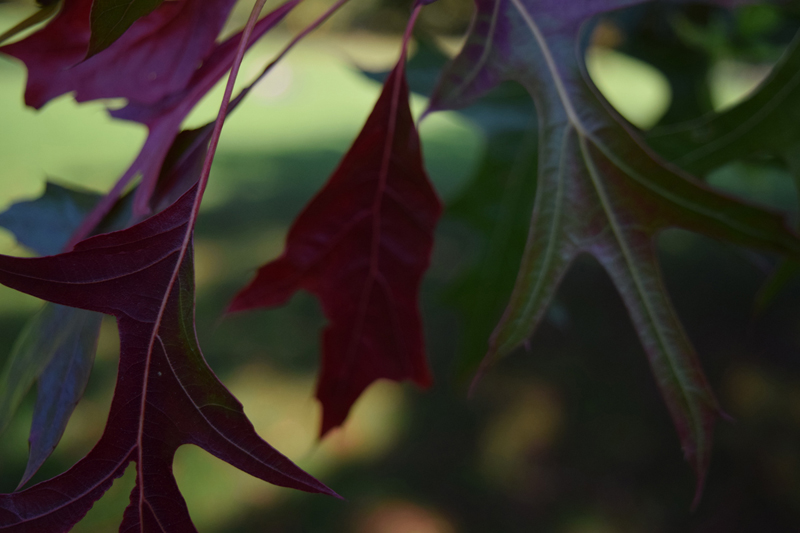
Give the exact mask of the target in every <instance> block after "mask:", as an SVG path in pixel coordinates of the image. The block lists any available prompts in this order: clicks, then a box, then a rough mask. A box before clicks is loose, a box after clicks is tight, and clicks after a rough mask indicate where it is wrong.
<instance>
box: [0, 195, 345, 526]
mask: <svg viewBox="0 0 800 533" xmlns="http://www.w3.org/2000/svg"><path fill="white" fill-rule="evenodd" d="M196 191H197V188H196V187H194V188H192V189H191V190H190V191H189V192H188V193H186V194H185V195H184V196H183V197H181V198H180V199H179V200H178V201H177V202H176V203H175V204H173V205H172V206H171V207H170V208H168V209H167V210H165V211H163V212H162V213H160V214H158V215H156V216H154V217H152V218H150V219H148V220H146V221H144V222H142V223H140V224H137V225H135V226H132V227H131V228H128V229H125V230H122V231H118V232H113V233H108V234H104V235H99V236H96V237H92V238H90V239H87V240H85V241H82V242H81V243H79V244H78V245H77V246H76V247H75V249H74V250H73V251H71V252H68V253H63V254H59V255H54V256H47V257H41V258H30V259H26V258H16V257H8V256H0V282H1V283H3V284H4V285H7V286H9V287H12V288H14V289H17V290H20V291H23V292H26V293H28V294H32V295H34V296H36V297H39V298H43V299H46V300H49V301H52V302H56V303H59V304H62V305H69V306H74V307H80V308H82V309H88V310H92V311H99V312H102V313H106V314H110V315H113V316H115V317H116V318H117V324H118V326H119V334H120V364H119V373H118V377H117V384H116V389H115V391H114V398H113V400H112V404H111V410H110V413H109V416H108V421H107V423H106V427H105V430H104V432H103V435H102V437H101V438H100V441H99V442H98V443H97V445H96V446H95V447H94V448H93V449H92V451H91V452H89V454H88V455H87V456H86V457H85V458H83V459H81V460H80V461H79V462H78V463H77V464H75V466H73V467H72V468H71V469H69V470H68V471H66V472H65V473H63V474H61V475H59V476H57V477H55V478H52V479H50V480H48V481H44V482H42V483H39V484H38V485H35V486H33V487H31V488H29V489H27V490H24V491H21V492H18V493H14V494H2V495H0V531H3V532H23V531H24V532H31V531H36V532H37V533H39V532H41V533H48V532H62V531H67V530H69V529H70V528H71V527H72V526H73V525H74V524H75V523H76V522H77V521H78V520H80V518H81V517H82V516H83V515H84V514H85V513H86V512H87V511H88V510H89V508H90V507H91V506H92V504H93V503H94V501H96V500H97V499H98V498H100V496H102V494H103V493H104V492H105V491H106V490H108V488H109V487H110V486H111V484H112V482H113V480H114V479H115V478H117V477H119V476H120V475H122V473H123V472H124V470H125V468H126V466H127V465H128V463H129V462H130V461H134V462H135V463H136V485H135V487H134V489H133V492H132V493H131V503H130V505H129V506H128V508H127V510H126V511H125V515H124V518H123V522H122V526H121V529H120V530H121V531H132V530H136V531H147V532H151V531H158V532H165V533H167V532H168V533H176V532H194V531H196V530H195V528H194V526H193V524H192V522H191V519H190V517H189V513H188V510H187V507H186V503H185V502H184V500H183V497H182V496H181V493H180V491H179V490H178V486H177V484H176V482H175V479H174V477H173V474H172V459H173V456H174V454H175V451H176V450H177V449H178V447H180V446H182V445H184V444H194V445H196V446H199V447H201V448H203V449H205V450H206V451H208V452H209V453H211V454H213V455H215V456H217V457H219V458H220V459H223V460H225V461H227V462H229V463H230V464H232V465H234V466H236V467H237V468H239V469H241V470H243V471H245V472H248V473H249V474H252V475H253V476H256V477H258V478H260V479H263V480H265V481H268V482H270V483H274V484H276V485H281V486H285V487H292V488H296V489H300V490H305V491H308V492H318V493H325V494H333V492H332V491H331V490H330V489H328V488H327V487H326V486H325V485H323V484H322V483H320V482H319V481H317V480H315V479H314V478H313V477H311V476H310V475H308V474H306V473H305V472H303V471H302V470H301V469H300V468H298V467H297V466H295V465H294V464H293V463H292V462H291V461H290V460H289V459H287V458H286V457H284V456H283V455H281V454H280V453H278V452H277V451H276V450H275V449H274V448H272V447H271V446H270V445H269V444H267V443H266V442H264V441H263V440H262V439H261V438H260V437H259V436H258V435H257V434H256V432H255V430H254V428H253V426H252V424H251V423H250V421H249V420H248V419H247V417H246V416H245V414H244V412H243V410H242V406H241V404H240V403H239V402H238V401H237V400H236V399H235V398H234V397H233V396H232V395H231V394H230V392H228V390H227V389H226V388H225V387H224V386H223V385H222V384H221V383H220V382H219V380H218V379H217V378H216V376H215V375H214V374H213V372H212V371H211V369H210V368H209V367H208V365H207V364H206V362H205V359H204V358H203V355H202V353H201V351H200V348H199V346H198V344H197V339H196V335H195V325H194V273H193V261H192V246H191V240H192V225H193V209H194V207H193V206H194V200H195V195H196Z"/></svg>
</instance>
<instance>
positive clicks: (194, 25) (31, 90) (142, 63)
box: [0, 0, 236, 109]
mask: <svg viewBox="0 0 800 533" xmlns="http://www.w3.org/2000/svg"><path fill="white" fill-rule="evenodd" d="M235 3H236V2H235V0H175V1H171V2H164V3H163V4H162V5H161V6H160V7H159V8H158V9H156V10H155V11H153V12H152V13H150V14H149V15H147V16H145V17H142V18H141V19H139V20H137V21H136V22H135V23H134V24H133V25H132V26H131V27H130V29H128V31H127V32H125V34H124V35H122V37H120V38H119V39H118V40H117V41H115V42H114V43H113V44H111V45H110V46H109V47H108V48H107V49H105V50H103V51H102V53H99V54H97V55H95V56H93V57H90V58H89V59H87V60H86V61H83V59H84V58H85V57H86V54H87V51H88V49H89V40H90V33H91V32H90V12H91V7H92V0H64V5H63V7H62V9H61V11H60V12H59V13H58V15H56V17H55V18H54V19H53V20H52V21H51V22H50V23H49V24H48V25H47V26H45V27H44V28H43V29H42V30H40V31H38V32H36V33H34V34H33V35H31V36H29V37H27V38H25V39H23V40H21V41H19V42H16V43H12V44H10V45H7V46H4V47H2V48H0V52H2V53H5V54H8V55H10V56H13V57H16V58H18V59H20V60H21V61H23V62H24V63H25V65H26V66H27V68H28V84H27V87H26V90H25V103H26V104H28V105H29V106H32V107H35V108H37V109H38V108H40V107H42V106H43V105H44V104H46V103H47V102H48V101H50V100H51V99H53V98H55V97H57V96H60V95H62V94H65V93H68V92H70V91H75V99H76V100H77V101H79V102H84V101H87V100H94V99H97V98H128V99H129V100H131V101H136V102H143V103H154V102H158V101H160V100H161V99H162V98H164V97H165V96H166V95H168V94H172V93H174V92H177V91H180V90H182V89H184V88H186V86H187V84H188V83H189V81H190V80H191V79H192V76H193V75H194V74H195V72H196V71H197V66H198V64H199V63H200V62H201V61H203V59H205V58H206V57H207V56H208V54H209V53H210V52H211V51H212V49H213V48H214V46H215V40H216V38H217V36H218V35H219V32H220V30H221V29H222V25H223V24H224V23H225V19H226V18H227V17H228V13H229V12H230V10H231V8H232V7H233V5H234V4H235Z"/></svg>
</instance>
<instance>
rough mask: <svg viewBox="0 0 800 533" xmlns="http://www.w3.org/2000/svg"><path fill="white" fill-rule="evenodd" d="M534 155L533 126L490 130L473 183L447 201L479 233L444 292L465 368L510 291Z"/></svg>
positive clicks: (451, 212)
mask: <svg viewBox="0 0 800 533" xmlns="http://www.w3.org/2000/svg"><path fill="white" fill-rule="evenodd" d="M523 109H524V108H523ZM525 111H528V113H529V110H524V111H523V110H522V109H521V110H520V112H523V113H524V112H525ZM536 160H537V142H536V135H535V133H534V132H530V134H529V135H527V136H523V135H520V134H519V133H518V132H507V133H505V134H500V133H495V134H494V135H492V136H491V137H490V138H489V142H488V145H487V147H486V154H485V156H484V157H483V159H482V160H481V161H480V163H479V164H478V166H477V172H476V176H475V177H473V181H472V183H471V184H470V186H469V187H468V188H467V189H466V190H465V191H464V192H463V193H462V194H461V195H460V196H459V197H458V198H457V199H456V200H455V201H454V202H453V203H452V204H450V205H449V206H448V210H447V216H449V217H452V218H455V219H457V220H461V221H463V222H465V223H466V224H468V225H469V226H470V227H471V228H472V229H473V230H474V234H475V235H476V236H477V237H478V239H479V241H478V252H477V254H476V258H475V261H474V263H473V264H472V265H470V267H469V268H467V269H466V271H465V272H464V273H463V274H462V275H461V276H460V277H459V278H458V279H457V280H456V281H455V282H454V283H453V284H452V286H451V288H450V289H449V290H448V292H447V297H448V298H447V299H448V301H449V302H450V303H452V304H453V307H454V309H455V310H456V311H457V312H458V313H459V314H460V315H461V316H462V320H463V322H462V328H461V330H462V333H461V341H460V351H461V357H460V358H459V359H460V360H459V364H460V368H461V371H462V372H463V373H464V374H466V373H472V372H474V371H475V369H476V368H477V366H478V364H479V363H480V361H481V359H482V358H483V356H484V355H486V348H487V339H488V338H489V336H490V335H491V333H492V330H493V329H494V326H495V325H496V324H497V321H498V320H499V319H500V317H501V315H502V313H503V308H504V307H505V304H506V302H507V301H508V297H509V296H510V295H511V290H512V288H513V285H514V278H515V277H516V272H517V268H518V264H519V260H520V257H522V251H523V249H524V248H525V240H526V237H527V225H528V224H527V221H528V220H529V219H530V216H531V210H532V208H533V205H532V204H533V202H532V199H533V196H534V193H535V191H536Z"/></svg>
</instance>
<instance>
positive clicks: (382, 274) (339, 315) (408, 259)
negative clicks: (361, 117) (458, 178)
mask: <svg viewBox="0 0 800 533" xmlns="http://www.w3.org/2000/svg"><path fill="white" fill-rule="evenodd" d="M404 67H405V65H404V59H401V61H400V63H398V65H397V66H396V67H395V68H394V70H393V71H392V72H391V74H390V75H389V77H388V78H387V80H386V82H385V84H384V88H383V92H382V93H381V95H380V98H379V99H378V102H377V104H376V105H375V109H374V110H373V111H372V114H371V115H370V117H369V119H368V120H367V122H366V124H365V125H364V128H363V129H362V131H361V133H360V134H359V136H358V138H357V139H356V140H355V142H354V144H353V146H352V147H351V148H350V150H349V151H348V153H347V154H346V155H345V157H344V159H343V160H342V162H341V163H340V164H339V167H338V168H337V169H336V171H335V172H334V174H333V176H331V178H330V180H329V181H328V183H327V184H326V185H325V187H324V188H323V189H322V190H321V191H320V192H319V193H318V194H317V196H316V197H315V198H314V199H313V200H312V201H311V203H309V204H308V206H306V208H305V210H304V211H303V212H302V213H301V214H300V216H299V217H298V218H297V220H296V221H295V222H294V224H293V226H292V228H291V230H290V231H289V235H288V238H287V243H286V250H285V251H284V253H283V255H282V256H281V257H280V258H279V259H277V260H275V261H273V262H271V263H269V264H267V265H265V266H263V267H261V269H259V271H258V274H257V276H256V278H255V279H254V280H253V281H252V282H251V283H250V285H248V286H247V287H246V288H245V289H244V290H242V291H241V292H240V293H239V294H238V295H237V296H236V297H235V299H234V300H233V302H232V304H231V306H230V310H231V311H240V310H244V309H252V308H256V307H265V306H277V305H281V304H283V303H285V302H286V301H287V300H288V299H289V298H290V297H291V296H292V294H294V292H296V291H297V290H299V289H305V290H307V291H309V292H311V293H313V294H314V295H316V296H317V297H318V298H319V299H320V300H321V302H322V307H323V310H324V312H325V315H326V316H327V317H328V319H329V320H330V324H329V325H328V327H327V328H326V329H325V332H324V335H323V353H322V365H321V367H322V368H321V373H320V379H319V383H318V385H317V398H318V399H319V400H320V402H321V403H322V406H323V417H322V434H323V435H324V434H325V433H326V432H328V431H329V430H330V429H332V428H334V427H336V426H338V425H340V424H341V423H342V422H343V421H344V419H345V418H346V417H347V413H348V412H349V410H350V408H351V407H352V405H353V403H354V402H355V401H356V399H357V398H358V396H359V395H360V394H361V393H362V392H363V391H364V389H366V388H367V387H368V386H369V385H370V384H371V383H372V382H373V381H375V380H377V379H380V378H387V379H392V380H397V381H400V380H403V379H410V380H412V381H414V382H415V383H417V384H418V385H420V386H422V387H425V386H428V385H429V384H430V382H431V376H430V372H429V370H428V367H427V363H426V360H425V352H424V346H423V333H422V324H421V320H420V316H419V310H418V307H419V303H418V296H417V293H418V290H419V286H420V282H421V279H422V275H423V273H424V272H425V270H426V269H427V267H428V262H429V260H430V254H431V248H432V246H433V231H434V228H435V226H436V221H437V220H438V218H439V215H440V213H441V206H440V203H439V200H438V198H437V196H436V193H435V191H434V189H433V187H432V186H431V184H430V182H429V181H428V177H427V174H426V173H425V170H424V168H423V164H422V153H421V150H420V141H419V137H418V135H417V131H416V129H415V127H414V121H413V118H412V116H411V111H410V109H409V107H408V86H407V85H406V80H405V68H404Z"/></svg>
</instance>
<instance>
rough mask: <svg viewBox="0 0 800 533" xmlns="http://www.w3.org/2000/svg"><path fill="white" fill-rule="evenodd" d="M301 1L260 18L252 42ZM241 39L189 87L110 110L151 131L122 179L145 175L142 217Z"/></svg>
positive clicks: (209, 61) (139, 196) (220, 48)
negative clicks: (188, 123) (190, 120)
mask: <svg viewBox="0 0 800 533" xmlns="http://www.w3.org/2000/svg"><path fill="white" fill-rule="evenodd" d="M298 3H300V0H289V1H288V2H286V3H284V4H282V5H281V6H279V7H277V8H276V9H275V10H273V11H272V12H270V13H269V14H268V15H266V16H265V17H264V18H262V19H261V20H259V21H258V23H257V25H256V27H255V29H254V30H253V35H252V37H251V40H250V41H249V45H251V46H252V45H253V44H255V42H256V41H257V40H258V39H259V38H260V37H261V36H263V35H264V34H265V33H266V32H268V31H269V30H271V29H272V28H273V27H275V25H276V24H278V23H279V22H280V21H281V20H283V18H284V17H285V16H286V15H287V14H288V13H289V12H290V11H291V10H292V9H293V8H294V7H295V6H296V5H297V4H298ZM240 40H241V32H240V33H237V34H235V35H233V36H231V37H230V38H228V39H227V40H225V41H224V42H223V43H220V44H219V45H217V46H216V48H214V50H213V52H212V53H211V54H210V55H209V56H208V57H207V58H206V60H205V61H204V62H203V65H202V66H201V67H200V68H198V69H197V70H196V71H195V72H194V75H193V76H192V78H191V79H190V80H189V83H188V84H187V85H186V87H185V88H182V89H180V90H178V91H176V92H174V93H171V94H168V95H165V96H164V97H163V98H162V99H161V100H159V101H158V102H152V103H143V102H134V101H131V102H129V103H128V105H127V106H125V107H123V108H122V109H118V110H114V111H111V112H110V114H111V116H112V117H114V118H118V119H123V120H130V121H134V122H139V123H141V124H144V125H145V126H147V128H148V130H149V133H148V136H147V140H146V141H145V143H144V145H143V146H142V149H141V151H140V152H139V155H138V156H137V157H136V159H135V160H134V161H133V163H131V166H130V167H129V168H128V170H127V171H126V172H125V174H124V175H123V176H122V177H121V178H120V183H123V184H124V183H128V182H129V181H130V180H132V179H133V178H134V177H135V176H136V175H137V174H140V175H141V181H140V184H139V187H138V189H137V191H136V196H135V199H134V214H136V215H139V216H141V215H147V214H149V213H150V212H151V205H150V204H151V196H152V195H153V191H154V188H155V187H156V182H157V181H158V177H159V175H160V173H161V167H162V165H163V163H164V160H165V158H166V157H167V153H168V152H169V150H170V147H171V146H172V144H173V142H174V141H175V139H176V137H177V136H178V134H179V132H180V131H181V129H180V127H181V124H182V123H183V121H184V119H185V118H186V117H187V116H188V115H189V113H190V112H191V111H192V109H193V108H194V106H195V105H197V103H198V102H199V101H200V100H201V99H202V98H203V97H204V96H205V95H206V94H207V93H208V91H210V90H211V89H212V88H213V87H214V85H216V83H217V82H218V81H219V80H220V79H221V78H222V76H224V75H225V73H226V72H227V71H228V70H229V69H230V68H231V64H232V62H233V59H234V55H235V53H236V47H237V46H238V44H239V41H240Z"/></svg>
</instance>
